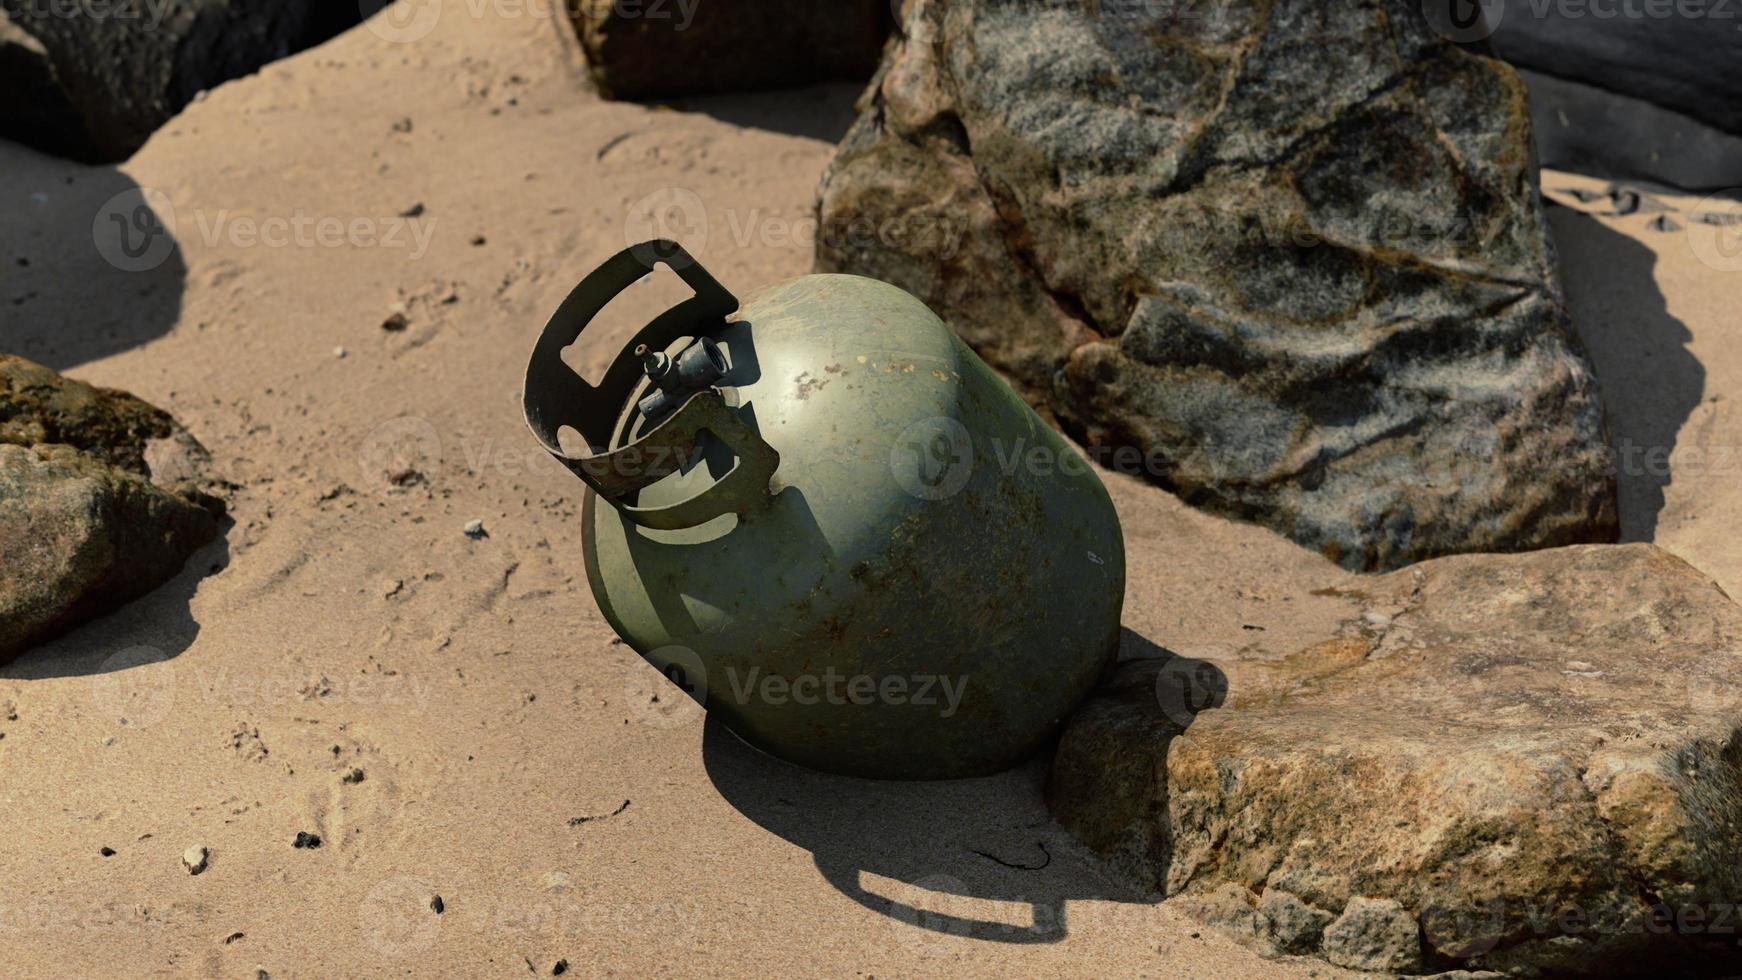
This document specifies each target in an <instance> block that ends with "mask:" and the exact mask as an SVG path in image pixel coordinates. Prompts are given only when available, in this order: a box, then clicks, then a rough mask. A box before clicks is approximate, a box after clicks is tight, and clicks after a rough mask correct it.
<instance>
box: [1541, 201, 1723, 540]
mask: <svg viewBox="0 0 1742 980" xmlns="http://www.w3.org/2000/svg"><path fill="white" fill-rule="evenodd" d="M1548 216H1549V223H1550V225H1551V226H1552V229H1553V231H1554V237H1555V244H1556V246H1557V247H1558V249H1559V252H1560V264H1561V279H1562V282H1563V283H1564V284H1565V288H1566V293H1567V303H1568V305H1569V306H1570V307H1571V309H1572V315H1573V327H1574V329H1575V330H1576V331H1577V332H1578V335H1579V339H1580V340H1581V341H1583V342H1584V345H1585V351H1586V352H1587V353H1588V354H1589V355H1590V358H1591V365H1592V367H1593V368H1594V369H1595V370H1596V373H1597V382H1598V385H1599V387H1600V389H1601V392H1602V397H1603V408H1604V413H1605V415H1606V416H1607V418H1608V421H1609V441H1610V444H1611V445H1612V446H1614V447H1615V459H1616V464H1617V467H1618V482H1619V484H1620V498H1621V499H1620V504H1621V540H1622V541H1624V542H1634V541H1651V540H1652V539H1653V538H1655V537H1656V535H1657V520H1658V515H1659V513H1660V512H1662V510H1663V502H1664V488H1665V487H1667V486H1668V485H1669V484H1670V483H1672V482H1674V479H1675V474H1674V473H1673V472H1672V471H1671V464H1670V457H1671V454H1672V453H1674V451H1675V447H1676V438H1677V436H1678V434H1679V433H1680V432H1681V428H1682V426H1683V425H1684V424H1685V423H1686V422H1687V420H1688V416H1689V415H1691V414H1692V413H1693V411H1694V409H1695V408H1697V407H1699V404H1700V399H1701V397H1702V396H1703V395H1704V392H1705V385H1706V369H1705V368H1704V367H1702V366H1701V364H1700V362H1699V360H1698V359H1697V358H1695V357H1694V355H1693V354H1692V353H1691V352H1689V350H1688V348H1687V345H1688V343H1689V342H1690V341H1691V340H1693V333H1692V332H1691V331H1690V330H1688V328H1687V327H1686V326H1685V325H1684V324H1683V323H1682V322H1681V321H1680V320H1677V319H1676V318H1675V317H1673V316H1671V315H1670V313H1669V309H1668V303H1667V301H1666V300H1665V299H1664V296H1663V293H1662V291H1661V290H1659V289H1658V288H1657V282H1656V280H1655V278H1654V277H1653V275H1652V270H1653V268H1654V267H1655V265H1656V264H1657V257H1656V256H1655V255H1654V254H1652V251H1651V249H1649V248H1647V247H1645V246H1644V245H1642V244H1640V243H1639V242H1637V241H1635V240H1633V239H1632V238H1629V237H1627V236H1626V235H1623V234H1621V233H1620V232H1617V231H1612V230H1610V229H1609V228H1607V227H1604V225H1603V223H1602V222H1600V221H1598V220H1597V219H1595V218H1593V217H1590V216H1589V215H1585V214H1581V213H1579V212H1577V211H1574V210H1571V209H1569V208H1565V207H1551V208H1549V209H1548Z"/></svg>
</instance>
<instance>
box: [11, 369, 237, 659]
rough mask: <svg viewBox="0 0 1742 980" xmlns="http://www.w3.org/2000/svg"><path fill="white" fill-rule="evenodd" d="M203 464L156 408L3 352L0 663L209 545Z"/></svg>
mask: <svg viewBox="0 0 1742 980" xmlns="http://www.w3.org/2000/svg"><path fill="white" fill-rule="evenodd" d="M209 462H210V457H209V456H208V455H207V454H206V451H205V448H204V447H203V446H200V444H199V442H198V441H197V440H195V439H194V438H193V436H191V435H189V434H188V433H187V432H186V430H184V429H182V428H181V427H180V426H179V425H177V424H176V423H175V420H174V419H172V418H170V416H169V415H168V414H166V413H164V412H163V411H161V410H160V409H157V408H154V407H153V406H151V405H149V404H146V403H145V402H143V401H141V400H140V399H138V398H135V397H134V396H132V395H129V394H127V393H126V392H121V391H114V390H110V389H102V388H93V387H91V386H90V385H87V384H83V383H81V382H78V381H73V380H71V379H68V378H64V377H62V376H60V375H59V374H56V373H55V372H53V371H51V370H49V369H48V368H45V367H43V366H41V365H39V364H34V363H32V362H30V361H26V360H24V359H23V358H19V357H12V356H9V355H0V542H3V543H4V547H5V559H6V560H5V561H4V562H3V563H0V662H4V661H6V660H9V659H11V658H12V657H14V656H16V655H17V654H19V653H21V652H22V651H24V650H25V649H26V648H28V647H30V646H31V645H33V644H36V643H39V642H41V641H43V640H45V639H48V638H49V637H51V636H54V635H56V634H58V633H60V632H63V631H65V630H67V629H69V628H71V627H73V626H75V625H77V624H79V623H81V622H84V621H86V620H89V619H92V618H95V617H96V616H100V615H102V614H103V613H106V612H108V611H110V610H112V609H114V608H115V607H117V606H120V605H122V604H123V603H126V602H129V601H131V600H133V599H136V598H138V597H139V596H141V595H144V594H145V593H147V592H149V591H151V590H152V589H154V588H156V587H157V586H159V585H161V584H162V583H163V582H165V581H167V580H168V579H170V578H172V577H173V576H175V575H176V573H177V572H179V571H180V570H181V567H182V564H183V563H184V562H185V561H186V560H187V557H188V556H189V555H190V554H192V553H193V552H194V551H195V550H197V549H198V548H200V547H201V546H203V545H205V544H206V543H207V542H209V541H211V540H212V539H213V538H214V537H216V536H217V533H218V527H219V521H220V519H221V518H222V517H223V514H224V504H223V501H222V500H220V499H218V498H217V497H216V496H214V495H213V494H212V493H211V492H209V491H211V490H213V489H220V487H219V485H218V484H216V483H214V482H212V481H210V480H208V479H207V478H206V477H205V475H204V467H205V465H206V464H207V463H209ZM160 468H161V471H160Z"/></svg>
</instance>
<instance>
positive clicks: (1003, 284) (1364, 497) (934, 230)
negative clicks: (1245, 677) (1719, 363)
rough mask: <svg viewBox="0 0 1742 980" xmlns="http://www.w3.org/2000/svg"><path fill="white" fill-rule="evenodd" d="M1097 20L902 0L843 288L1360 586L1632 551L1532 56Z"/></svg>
mask: <svg viewBox="0 0 1742 980" xmlns="http://www.w3.org/2000/svg"><path fill="white" fill-rule="evenodd" d="M1092 6H1093V5H1078V4H1038V5H1037V4H1033V3H1029V2H1025V0H909V2H908V4H907V6H906V8H905V22H904V24H903V32H904V39H903V40H901V41H900V42H897V43H892V44H891V46H890V49H889V54H888V56H887V57H886V59H885V62H884V65H883V67H882V69H881V71H880V73H879V76H878V78H877V79H876V80H875V81H874V82H873V84H872V87H871V88H870V90H869V91H868V92H867V93H866V96H865V99H864V101H863V103H862V106H861V113H860V116H859V119H858V121H857V122H856V123H855V125H854V128H853V130H852V132H851V133H850V134H849V135H848V137H847V139H846V140H845V142H844V143H843V145H842V148H841V151H840V153H839V155H838V157H837V158H836V160H835V161H834V163H833V165H832V166H831V168H830V170H829V172H828V174H827V176H826V177H825V180H824V185H823V190H822V200H821V205H820V210H821V225H822V226H821V233H820V235H819V239H818V249H817V264H818V266H819V268H821V269H822V270H825V271H845V272H855V273H861V274H865V275H871V276H875V277H878V278H882V279H886V280H889V281H891V282H895V283H897V284H900V285H902V286H904V287H906V288H908V289H909V290H911V291H913V292H915V293H916V294H918V295H920V296H921V297H923V298H924V299H926V300H927V302H929V303H931V304H932V305H933V307H934V308H935V309H937V310H938V312H939V313H940V314H942V315H943V316H944V317H945V318H946V319H948V320H950V322H951V323H952V324H954V326H955V327H956V329H957V330H958V331H959V332H961V333H962V335H963V336H964V337H965V338H966V339H967V340H968V341H969V343H970V344H972V345H973V346H974V347H975V348H976V349H978V350H979V351H980V352H981V353H982V354H983V355H985V356H986V357H987V358H988V360H990V361H991V362H992V363H993V364H994V365H996V366H997V367H999V368H1000V369H1002V370H1003V371H1005V372H1007V374H1008V375H1009V376H1010V377H1011V379H1012V380H1013V381H1014V382H1015V383H1016V384H1017V385H1018V386H1019V387H1021V388H1022V389H1023V390H1024V391H1025V392H1026V393H1027V394H1028V396H1029V398H1030V399H1031V400H1032V401H1034V402H1036V403H1038V404H1040V405H1043V406H1045V407H1047V408H1050V409H1051V410H1052V411H1053V412H1054V413H1055V415H1056V417H1057V418H1058V420H1059V421H1060V423H1061V424H1062V425H1063V426H1064V427H1065V428H1066V429H1067V430H1068V431H1070V432H1072V433H1073V434H1076V435H1079V436H1081V437H1082V438H1083V439H1084V440H1085V441H1087V442H1089V443H1090V444H1091V445H1092V446H1094V447H1096V448H1097V455H1098V457H1099V458H1101V459H1102V460H1104V461H1112V462H1114V463H1116V464H1121V468H1131V461H1132V460H1133V458H1135V460H1139V461H1140V462H1139V463H1138V465H1139V466H1140V467H1141V469H1142V470H1143V471H1144V472H1146V473H1148V474H1149V475H1150V476H1152V477H1154V478H1155V479H1157V480H1159V481H1161V482H1162V483H1163V484H1164V485H1167V486H1169V487H1170V488H1172V489H1174V490H1175V491H1176V492H1178V493H1179V494H1180V495H1181V496H1182V497H1184V498H1185V499H1186V500H1188V501H1190V502H1192V503H1194V504H1197V505H1200V506H1203V507H1207V508H1210V509H1213V510H1216V511H1219V512H1222V513H1225V514H1231V515H1235V516H1239V517H1243V518H1247V519H1252V520H1256V521H1260V522H1262V523H1265V524H1268V525H1270V526H1272V527H1275V528H1277V529H1279V530H1281V531H1283V532H1284V533H1286V534H1288V535H1290V536H1291V537H1293V538H1294V539H1295V540H1297V541H1300V542H1301V543H1303V544H1305V545H1307V546H1309V547H1312V548H1314V549H1317V550H1320V551H1323V552H1324V553H1326V554H1328V555H1330V556H1331V557H1332V558H1334V559H1336V560H1338V561H1340V562H1342V563H1343V564H1345V565H1347V566H1349V567H1352V568H1393V567H1397V566H1401V565H1404V564H1407V563H1409V562H1411V561H1416V560H1419V559H1422V558H1427V557H1432V556H1435V555H1442V554H1448V553H1456V552H1465V551H1514V550H1522V549H1530V548H1541V547H1548V546H1554V545H1561V544H1569V543H1579V542H1590V541H1611V540H1614V537H1615V533H1616V512H1615V488H1614V480H1613V477H1612V475H1611V474H1610V472H1609V464H1608V458H1607V451H1606V449H1605V439H1604V432H1603V420H1602V412H1601V409H1600V407H1599V405H1598V402H1597V395H1596V388H1595V384H1594V381H1593V379H1592V376H1591V372H1590V370H1589V368H1588V366H1587V365H1586V363H1585V360H1584V358H1583V356H1582V353H1581V352H1580V351H1579V350H1578V348H1577V346H1576V343H1575V341H1574V340H1573V338H1572V334H1571V332H1570V325H1569V322H1568V318H1567V312H1566V308H1565V306H1564V304H1563V302H1562V297H1561V292H1560V286H1559V283H1558V280H1557V274H1556V270H1555V263H1554V255H1553V251H1552V248H1551V246H1550V243H1549V239H1548V235H1547V231H1546V228H1545V226H1544V224H1543V220H1542V214H1541V208H1540V204H1539V201H1538V198H1537V195H1536V191H1535V173H1534V171H1533V169H1532V165H1531V161H1530V123H1529V119H1528V116H1527V114H1526V109H1525V93H1524V89H1523V86H1522V85H1521V84H1520V82H1519V80H1518V78H1517V76H1516V75H1515V74H1514V73H1513V72H1512V71H1511V69H1509V68H1507V67H1506V66H1505V65H1504V64H1501V63H1500V62H1498V61H1495V60H1493V59H1491V58H1487V57H1484V56H1482V55H1480V54H1476V53H1472V52H1470V51H1467V50H1464V49H1462V48H1460V47H1458V46H1455V45H1453V44H1451V43H1450V42H1448V41H1447V40H1446V39H1445V38H1443V37H1441V36H1440V35H1439V34H1437V33H1435V31H1434V30H1433V29H1432V28H1431V27H1429V26H1428V25H1427V23H1426V22H1425V20H1424V19H1423V17H1422V15H1421V9H1420V5H1419V4H1417V3H1414V2H1411V0H1385V2H1376V0H1368V2H1362V3H1335V4H1325V3H1317V2H1313V0H1280V2H1278V3H1275V4H1268V3H1257V2H1236V3H1228V4H1220V5H1192V6H1191V8H1190V15H1189V16H1184V15H1179V11H1178V10H1176V9H1175V8H1174V6H1173V5H1165V4H1164V5H1156V4H1118V3H1105V4H1101V5H1099V7H1098V8H1097V9H1098V10H1099V11H1100V13H1099V14H1092V13H1089V12H1087V9H1088V7H1092ZM1111 447H1135V448H1136V449H1137V450H1140V451H1141V452H1140V453H1134V454H1132V456H1130V457H1124V459H1125V462H1124V463H1121V459H1122V457H1120V456H1118V455H1112V454H1110V453H1109V452H1107V450H1108V449H1110V448H1111Z"/></svg>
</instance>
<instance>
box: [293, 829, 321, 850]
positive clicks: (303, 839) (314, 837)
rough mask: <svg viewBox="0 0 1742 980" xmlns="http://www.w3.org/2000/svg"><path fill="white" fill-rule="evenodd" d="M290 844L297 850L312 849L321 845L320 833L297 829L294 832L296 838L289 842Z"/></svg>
mask: <svg viewBox="0 0 1742 980" xmlns="http://www.w3.org/2000/svg"><path fill="white" fill-rule="evenodd" d="M290 846H291V847H294V848H297V849H298V850H313V849H314V848H317V847H319V846H321V835H320V834H311V833H309V832H308V831H306V830H299V831H297V832H296V839H295V840H293V841H291V842H290Z"/></svg>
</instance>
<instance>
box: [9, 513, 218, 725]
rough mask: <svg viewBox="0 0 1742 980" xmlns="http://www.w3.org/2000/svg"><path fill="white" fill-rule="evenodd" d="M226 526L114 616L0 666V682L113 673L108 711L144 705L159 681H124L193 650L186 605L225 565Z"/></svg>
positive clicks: (194, 627) (194, 633) (196, 627)
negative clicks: (171, 574) (113, 701)
mask: <svg viewBox="0 0 1742 980" xmlns="http://www.w3.org/2000/svg"><path fill="white" fill-rule="evenodd" d="M230 527H231V522H230V521H229V520H228V519H226V520H224V521H222V522H220V524H219V527H218V536H217V537H216V538H213V539H212V541H211V543H209V544H207V545H206V546H205V547H203V548H201V549H200V550H198V551H196V552H194V553H193V554H192V555H189V556H188V560H187V563H186V564H184V565H183V566H182V569H181V571H180V572H178V573H176V576H175V577H174V578H172V579H170V580H169V581H167V582H165V583H163V584H162V585H160V586H158V587H157V588H156V589H153V590H152V591H150V592H148V593H146V594H145V595H143V596H141V597H139V598H137V599H134V600H133V601H132V602H129V603H127V604H126V605H123V606H121V607H120V608H119V609H116V610H115V611H114V612H111V613H109V614H107V615H105V616H99V617H98V618H96V619H93V620H90V621H88V622H85V623H83V624H81V625H79V626H76V627H74V628H73V629H72V630H70V631H68V632H66V633H63V634H61V635H60V636H58V637H56V638H54V639H51V640H47V641H45V642H42V643H39V644H37V645H36V646H34V647H31V648H30V649H29V650H26V651H25V652H24V653H22V654H20V655H19V656H18V659H16V660H13V661H12V662H11V663H8V664H0V680H10V681H32V680H41V679H43V678H49V677H85V676H89V675H93V674H111V673H113V674H116V675H118V676H120V677H121V678H123V680H122V682H121V683H120V684H118V685H111V691H112V693H115V696H116V699H117V702H118V703H117V704H116V705H113V706H111V707H118V708H123V709H125V707H126V704H127V702H131V701H137V700H141V699H145V700H149V698H150V696H151V695H152V693H153V689H154V688H155V686H157V685H158V683H159V679H154V678H155V675H152V676H150V677H148V676H146V675H144V674H141V675H140V676H139V677H137V678H134V679H127V678H128V677H129V675H132V674H135V673H137V671H136V668H140V667H148V666H150V665H151V664H154V663H161V662H163V661H166V660H170V659H173V658H175V657H177V656H179V655H180V654H181V653H182V652H183V651H185V650H186V649H187V648H188V647H190V646H192V645H193V642H194V639H195V638H196V637H198V636H199V634H200V624H199V622H198V621H196V620H195V619H194V617H193V612H192V611H191V609H190V604H191V603H192V602H193V598H194V595H195V593H197V592H198V591H199V588H200V582H201V580H203V579H204V578H205V577H206V576H207V575H210V574H212V573H214V572H217V571H220V570H222V569H223V568H225V567H226V566H228V565H229V563H230V546H229V542H228V540H227V537H228V534H229V531H230ZM134 688H138V690H134ZM139 707H140V706H138V705H135V706H134V708H139Z"/></svg>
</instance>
